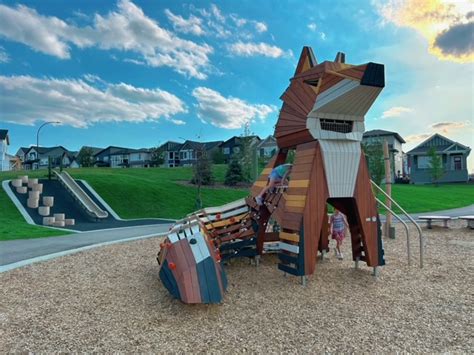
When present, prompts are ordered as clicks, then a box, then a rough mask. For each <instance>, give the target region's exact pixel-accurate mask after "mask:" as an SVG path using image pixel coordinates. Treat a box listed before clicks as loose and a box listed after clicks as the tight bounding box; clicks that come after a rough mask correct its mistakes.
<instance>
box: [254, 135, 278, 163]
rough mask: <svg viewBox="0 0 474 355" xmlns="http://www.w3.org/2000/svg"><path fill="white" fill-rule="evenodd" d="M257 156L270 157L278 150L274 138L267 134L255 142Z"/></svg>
mask: <svg viewBox="0 0 474 355" xmlns="http://www.w3.org/2000/svg"><path fill="white" fill-rule="evenodd" d="M257 150H258V156H259V157H260V158H271V157H272V156H273V155H275V153H276V152H277V151H278V145H277V141H276V138H275V137H273V136H268V137H267V138H265V139H263V140H262V141H261V142H260V143H258V144H257Z"/></svg>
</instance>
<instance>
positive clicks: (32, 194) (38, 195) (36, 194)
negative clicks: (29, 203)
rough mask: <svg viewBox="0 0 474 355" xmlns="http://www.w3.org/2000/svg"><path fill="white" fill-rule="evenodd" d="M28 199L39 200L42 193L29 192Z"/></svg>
mask: <svg viewBox="0 0 474 355" xmlns="http://www.w3.org/2000/svg"><path fill="white" fill-rule="evenodd" d="M28 197H29V198H37V199H39V197H40V192H39V191H30V192H28Z"/></svg>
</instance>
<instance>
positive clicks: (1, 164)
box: [0, 129, 10, 171]
mask: <svg viewBox="0 0 474 355" xmlns="http://www.w3.org/2000/svg"><path fill="white" fill-rule="evenodd" d="M9 145H10V137H9V136H8V130H7V129H0V171H8V170H10V156H9V155H8V146H9Z"/></svg>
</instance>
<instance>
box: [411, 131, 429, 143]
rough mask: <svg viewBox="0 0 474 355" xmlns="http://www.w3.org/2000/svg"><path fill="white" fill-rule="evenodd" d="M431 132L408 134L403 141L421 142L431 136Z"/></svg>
mask: <svg viewBox="0 0 474 355" xmlns="http://www.w3.org/2000/svg"><path fill="white" fill-rule="evenodd" d="M431 136H432V134H431V133H423V134H410V135H409V136H406V137H405V141H406V142H407V143H415V144H417V143H421V142H423V141H424V140H425V139H427V138H429V137H431Z"/></svg>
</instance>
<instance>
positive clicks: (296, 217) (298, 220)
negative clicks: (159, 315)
mask: <svg viewBox="0 0 474 355" xmlns="http://www.w3.org/2000/svg"><path fill="white" fill-rule="evenodd" d="M384 86H385V77H384V66H383V65H382V64H376V63H367V64H362V65H350V64H346V63H345V55H344V53H341V52H339V53H338V54H337V56H336V58H335V61H333V62H331V61H324V62H322V63H320V64H318V63H317V61H316V58H315V56H314V54H313V51H312V49H311V48H309V47H304V48H303V50H302V53H301V56H300V59H299V62H298V65H297V68H296V72H295V74H294V76H293V77H292V78H291V79H290V85H289V87H288V88H287V89H286V91H285V92H284V93H283V95H282V96H281V99H282V100H283V106H282V108H281V110H280V115H279V118H278V122H277V124H276V128H275V134H274V135H275V137H276V140H277V144H278V148H279V151H278V152H277V154H276V155H275V156H274V157H273V158H272V160H271V161H270V162H269V163H268V164H267V166H266V167H265V169H264V170H263V172H262V174H261V175H260V177H259V179H258V180H257V181H256V182H255V183H254V184H253V186H252V188H251V195H250V196H249V197H247V198H245V199H242V200H238V201H235V202H232V203H229V204H227V205H224V206H220V207H212V208H204V209H202V210H200V211H197V212H195V213H192V214H190V215H188V216H187V217H186V218H184V219H182V220H180V221H177V222H176V224H175V225H174V226H173V227H172V228H171V229H170V231H169V233H168V235H167V237H166V238H165V240H164V242H163V243H161V245H160V251H159V253H158V257H157V260H158V264H159V266H160V271H159V276H160V279H161V281H162V282H163V285H164V286H165V288H166V289H167V290H168V291H169V292H170V293H171V295H173V296H174V297H175V298H177V299H179V300H181V301H182V302H184V303H220V302H222V300H223V296H224V293H225V290H226V288H227V279H226V274H225V271H224V269H223V265H222V262H223V261H226V260H229V259H231V258H235V257H249V258H255V260H256V263H257V265H258V261H259V258H260V256H261V255H262V254H264V253H265V252H266V251H267V250H268V247H267V246H272V245H273V246H275V245H276V251H277V253H278V260H279V262H278V269H279V270H281V271H283V272H284V273H285V274H290V275H294V276H300V277H301V280H302V283H303V285H305V284H306V282H307V281H306V280H307V276H308V275H312V274H313V273H314V272H315V269H316V262H317V256H318V251H319V253H320V254H321V257H323V256H324V253H326V252H327V251H328V250H329V221H328V213H327V212H328V211H327V204H330V205H332V206H334V207H335V208H337V209H339V210H340V211H341V212H342V213H344V214H345V215H346V216H347V220H348V223H349V230H350V235H351V244H352V258H353V261H354V262H355V266H356V267H358V263H359V262H360V261H363V262H365V263H367V265H368V266H370V267H373V268H374V275H375V276H376V275H377V272H378V267H380V266H383V265H385V259H384V248H383V242H382V231H381V223H380V218H379V214H378V211H377V203H379V204H380V205H382V206H384V207H385V208H386V209H387V210H388V211H389V212H390V213H392V214H393V215H394V216H395V217H396V218H398V219H399V220H400V222H401V223H402V225H403V226H404V228H405V230H406V233H407V248H408V250H407V252H408V262H409V263H410V249H409V246H410V244H409V239H408V226H407V224H406V223H405V221H404V220H403V219H402V218H400V217H398V216H397V215H396V214H395V213H394V212H393V211H392V210H391V209H389V208H388V207H387V206H385V204H384V203H383V202H382V201H380V200H379V199H377V198H376V196H375V195H374V194H373V191H372V188H374V189H380V188H379V187H378V186H377V185H375V184H374V183H373V182H372V181H371V180H370V175H369V171H368V168H367V162H366V159H365V156H364V154H363V152H362V150H361V140H362V134H363V133H364V130H365V128H364V116H365V114H366V113H367V111H368V110H369V108H370V107H371V106H372V104H373V103H374V101H375V99H376V98H377V96H378V94H379V93H380V92H381V91H382V89H383V87H384ZM289 150H295V159H294V163H293V169H292V172H291V175H290V181H289V184H288V186H277V187H276V188H274V189H273V190H272V191H269V192H267V193H266V194H265V196H264V203H263V205H258V204H257V203H256V201H255V197H256V196H257V195H258V194H259V193H260V191H261V190H262V189H263V188H264V187H265V186H266V185H267V183H268V177H269V175H270V173H271V171H272V169H273V168H274V167H276V166H278V165H280V164H283V163H285V160H286V158H287V155H288V151H289ZM382 193H383V191H382ZM392 202H393V203H394V204H395V205H396V206H397V207H399V209H400V210H401V211H402V212H403V213H404V214H405V215H406V216H407V218H408V219H409V220H410V221H411V222H412V223H414V225H415V227H416V229H417V231H418V234H419V238H420V267H423V258H422V257H423V238H422V234H421V229H420V227H419V226H418V225H417V224H416V222H415V221H414V220H413V219H412V218H411V217H410V216H409V215H408V214H406V212H405V211H403V209H401V207H400V206H399V205H398V204H397V203H396V202H395V201H393V200H392ZM270 221H272V222H273V223H270Z"/></svg>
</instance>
